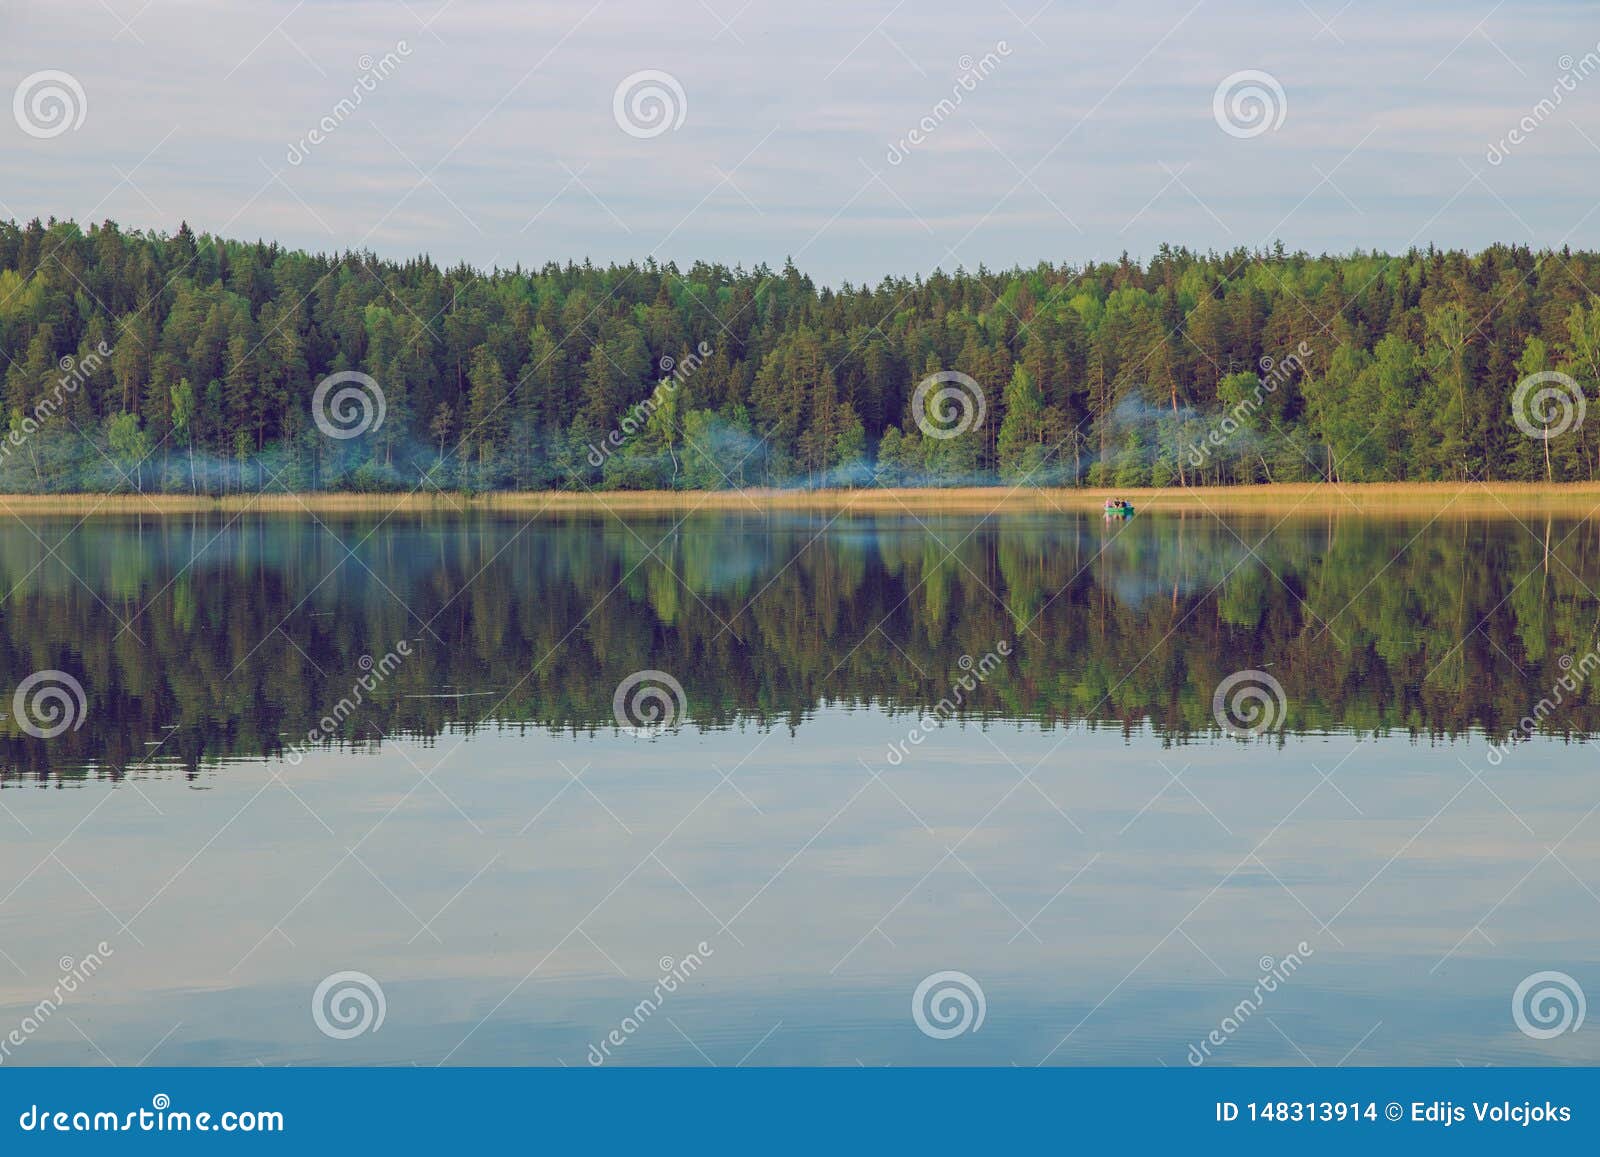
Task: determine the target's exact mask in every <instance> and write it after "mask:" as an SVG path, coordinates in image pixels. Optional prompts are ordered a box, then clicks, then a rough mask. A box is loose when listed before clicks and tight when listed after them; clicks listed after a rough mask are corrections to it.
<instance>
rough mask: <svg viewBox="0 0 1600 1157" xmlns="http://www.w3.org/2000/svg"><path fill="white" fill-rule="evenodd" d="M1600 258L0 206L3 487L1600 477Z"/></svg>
mask: <svg viewBox="0 0 1600 1157" xmlns="http://www.w3.org/2000/svg"><path fill="white" fill-rule="evenodd" d="M1596 284H1600V255H1597V254H1594V253H1587V252H1576V251H1571V250H1566V249H1564V250H1561V251H1559V252H1556V251H1535V250H1531V249H1529V248H1526V247H1520V246H1506V245H1495V246H1491V247H1489V248H1487V249H1485V250H1483V251H1482V252H1479V253H1475V254H1474V253H1467V252H1463V251H1458V250H1439V249H1435V248H1432V247H1430V248H1428V249H1426V250H1415V249H1413V250H1411V251H1409V252H1407V253H1405V254H1398V255H1387V254H1382V253H1352V254H1347V255H1342V256H1327V255H1323V256H1310V255H1307V254H1304V253H1290V252H1287V251H1285V250H1284V249H1283V248H1282V247H1281V246H1279V247H1276V248H1274V249H1271V250H1268V251H1246V250H1242V249H1241V250H1236V251H1233V252H1230V253H1205V254H1201V253H1197V252H1193V251H1190V250H1187V249H1182V248H1176V249H1175V248H1168V247H1163V248H1162V249H1161V250H1160V251H1159V252H1158V253H1157V254H1156V255H1154V256H1153V257H1151V258H1150V259H1149V260H1147V261H1142V262H1141V261H1135V260H1132V259H1130V258H1128V257H1126V256H1124V257H1123V258H1122V259H1121V260H1119V261H1116V262H1093V263H1087V264H1078V265H1066V264H1060V265H1057V264H1048V263H1041V264H1039V265H1037V266H1035V267H1033V268H1030V269H1012V270H1009V271H1004V272H993V271H989V270H987V269H984V268H982V267H980V268H979V269H977V270H976V271H967V270H962V269H958V270H956V271H954V272H952V273H946V272H935V273H933V274H931V275H929V276H927V277H919V278H915V279H906V278H892V277H886V278H884V279H883V280H882V281H881V282H879V283H878V284H877V285H874V286H868V285H853V284H850V283H848V282H847V283H844V284H841V285H838V286H819V285H817V284H816V283H815V282H813V280H812V279H811V278H809V277H807V276H806V275H805V274H803V273H802V272H801V271H800V270H798V269H796V268H795V267H794V265H793V264H792V263H786V264H785V265H784V267H783V268H782V269H777V270H775V269H771V268H769V267H767V266H766V265H757V266H756V267H755V268H753V269H750V270H746V269H743V268H740V267H734V268H729V267H727V266H724V265H720V264H714V263H705V262H696V263H695V264H693V265H692V266H690V267H688V268H687V269H683V268H680V267H678V266H677V265H675V264H671V263H668V264H665V265H662V264H657V263H655V262H654V261H650V262H646V263H644V264H637V263H630V264H627V265H610V266H606V267H599V266H595V265H592V264H589V263H587V262H586V263H584V264H582V265H578V264H573V263H568V264H565V265H558V264H555V263H550V264H546V265H544V266H542V267H540V268H538V269H531V268H523V267H520V266H518V267H515V268H511V269H498V268H497V269H494V270H489V271H483V270H475V269H471V268H468V267H466V266H456V267H452V268H444V267H441V266H439V265H436V264H435V263H433V262H432V261H431V260H429V259H427V258H416V259H412V260H406V261H394V260H388V259H382V258H379V257H377V256H376V255H374V254H372V253H368V252H346V253H340V254H313V253H307V252H303V251H298V250H293V249H288V248H285V247H282V246H280V245H277V244H272V243H268V242H261V241H257V242H242V241H234V240H227V239H223V238H218V237H213V236H210V235H206V234H197V233H195V232H194V231H193V230H191V229H190V228H189V227H188V225H187V224H185V225H182V226H181V227H180V228H179V229H178V230H177V231H176V232H174V233H171V234H163V233H157V232H149V231H133V230H123V229H121V228H119V227H118V226H117V225H116V224H115V223H113V222H109V221H107V222H104V223H101V224H97V225H93V226H90V227H88V228H87V229H84V228H82V227H80V226H79V225H77V224H75V223H73V222H70V221H55V220H52V221H50V222H49V223H42V222H40V221H38V220H34V221H31V222H28V223H27V224H17V223H14V222H0V355H3V360H4V366H3V372H4V375H5V381H4V388H5V406H6V413H5V423H6V430H5V432H4V435H3V436H0V493H7V494H70V493H84V492H91V493H118V492H121V493H136V494H139V493H142V494H165V495H189V496H191V497H210V496H219V495H220V496H228V495H235V496H237V495H246V494H250V493H257V492H265V493H275V494H290V493H296V492H314V491H336V492H352V493H358V494H359V493H370V494H382V493H386V492H389V493H393V492H399V493H406V492H412V491H419V492H450V493H453V494H456V495H458V496H461V499H460V500H463V501H464V500H466V499H467V498H469V497H470V496H472V495H475V494H479V493H485V492H497V491H524V492H527V491H532V492H538V491H570V492H576V493H580V494H582V493H588V492H591V491H604V492H613V491H616V492H622V491H674V492H678V491H701V490H728V491H731V492H734V493H736V494H737V493H738V492H740V491H744V490H749V489H752V488H761V489H777V488H803V489H815V488H846V489H862V488H897V487H910V488H922V487H975V486H987V485H1000V486H1005V487H1007V488H1021V487H1027V488H1045V489H1058V490H1071V489H1074V488H1087V489H1094V490H1104V489H1113V488H1114V489H1118V490H1131V489H1135V488H1158V489H1159V488H1173V487H1175V488H1179V489H1195V488H1201V487H1228V486H1252V485H1260V484H1296V483H1309V482H1327V483H1334V484H1337V486H1339V487H1341V488H1349V487H1350V486H1353V485H1356V484H1360V483H1399V482H1436V483H1450V482H1454V483H1458V484H1469V483H1475V482H1489V483H1502V482H1523V483H1544V484H1546V485H1552V484H1556V483H1576V482H1590V481H1594V480H1595V479H1596V478H1597V477H1600V473H1597V472H1600V437H1597V433H1596V430H1595V427H1594V423H1590V422H1587V421H1586V417H1587V402H1588V399H1589V396H1590V395H1592V394H1593V393H1594V391H1595V389H1596V386H1597V383H1600V299H1597V298H1596V296H1595V295H1594V294H1593V293H1591V292H1590V290H1589V288H1588V286H1590V285H1596Z"/></svg>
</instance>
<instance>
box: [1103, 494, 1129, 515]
mask: <svg viewBox="0 0 1600 1157" xmlns="http://www.w3.org/2000/svg"><path fill="white" fill-rule="evenodd" d="M1106 517H1107V518H1132V517H1133V503H1131V502H1128V501H1126V500H1124V499H1121V498H1108V499H1106Z"/></svg>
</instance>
